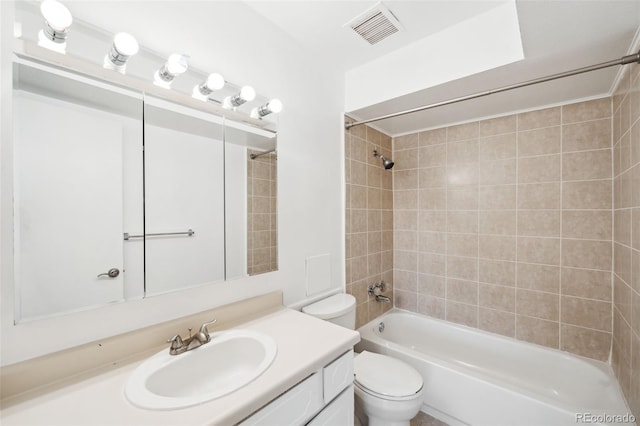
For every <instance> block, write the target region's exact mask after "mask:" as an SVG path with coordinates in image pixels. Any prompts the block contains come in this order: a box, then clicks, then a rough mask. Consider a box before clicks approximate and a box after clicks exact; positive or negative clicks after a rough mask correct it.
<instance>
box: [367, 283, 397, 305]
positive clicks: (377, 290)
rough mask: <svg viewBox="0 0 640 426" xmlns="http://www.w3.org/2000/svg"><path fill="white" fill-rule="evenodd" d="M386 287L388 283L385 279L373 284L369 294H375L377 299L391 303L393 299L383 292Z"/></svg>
mask: <svg viewBox="0 0 640 426" xmlns="http://www.w3.org/2000/svg"><path fill="white" fill-rule="evenodd" d="M386 288H387V284H386V283H385V282H384V281H380V282H379V283H374V284H371V285H370V286H369V290H368V291H367V293H368V294H369V296H375V298H376V301H378V302H387V303H391V299H389V298H388V297H387V296H385V295H383V294H382V292H383V291H385V290H386Z"/></svg>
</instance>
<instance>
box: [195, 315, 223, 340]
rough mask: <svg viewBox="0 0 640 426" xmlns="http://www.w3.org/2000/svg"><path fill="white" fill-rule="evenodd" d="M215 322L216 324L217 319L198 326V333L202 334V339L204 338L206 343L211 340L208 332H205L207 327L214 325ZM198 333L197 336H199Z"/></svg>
mask: <svg viewBox="0 0 640 426" xmlns="http://www.w3.org/2000/svg"><path fill="white" fill-rule="evenodd" d="M216 322H218V320H217V319H212V320H211V321H209V322H205V323H204V324H202V325H201V326H200V333H202V334H203V335H204V337H206V341H207V342H208V341H209V340H211V336H209V330H207V327H208V326H210V325H213V324H215V323H216ZM200 333H198V334H200Z"/></svg>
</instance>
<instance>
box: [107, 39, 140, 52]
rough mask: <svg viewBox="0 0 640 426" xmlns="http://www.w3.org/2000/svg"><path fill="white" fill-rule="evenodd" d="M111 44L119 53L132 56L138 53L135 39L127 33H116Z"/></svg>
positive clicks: (138, 47)
mask: <svg viewBox="0 0 640 426" xmlns="http://www.w3.org/2000/svg"><path fill="white" fill-rule="evenodd" d="M113 45H114V46H115V48H116V50H117V51H118V52H119V53H120V54H122V55H126V56H133V55H135V54H136V53H138V50H139V49H140V46H138V42H137V41H136V39H135V38H134V37H133V36H132V35H131V34H128V33H118V34H116V36H115V37H114V38H113Z"/></svg>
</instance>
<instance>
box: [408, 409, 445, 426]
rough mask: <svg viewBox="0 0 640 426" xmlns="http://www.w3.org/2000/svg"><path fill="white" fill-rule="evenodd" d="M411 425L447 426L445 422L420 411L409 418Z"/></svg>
mask: <svg viewBox="0 0 640 426" xmlns="http://www.w3.org/2000/svg"><path fill="white" fill-rule="evenodd" d="M411 426H449V425H447V424H446V423H445V422H443V421H440V420H438V419H436V418H435V417H431V416H430V415H428V414H426V413H423V412H422V411H420V412H419V413H418V415H417V416H415V417H414V418H413V419H411Z"/></svg>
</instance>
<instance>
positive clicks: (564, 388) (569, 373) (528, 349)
mask: <svg viewBox="0 0 640 426" xmlns="http://www.w3.org/2000/svg"><path fill="white" fill-rule="evenodd" d="M381 323H384V331H382V332H381V331H380V330H379V328H380V324H381ZM358 331H359V332H360V335H361V337H362V340H361V342H360V343H359V344H358V345H357V346H356V350H358V351H362V350H368V351H371V352H377V353H382V354H386V355H390V356H393V357H396V358H398V359H401V360H403V361H405V362H407V363H409V364H410V365H412V366H413V367H415V368H416V369H417V370H418V371H419V372H420V373H421V374H422V376H423V378H424V390H425V392H424V396H425V398H424V405H423V407H422V411H424V412H426V413H428V414H430V415H432V416H434V417H436V418H439V419H440V420H443V421H445V422H447V423H448V424H450V425H464V424H467V425H491V426H499V425H505V426H515V425H535V426H543V425H544V426H547V425H549V426H551V425H576V424H578V425H579V424H627V425H629V424H633V421H634V419H633V417H631V416H630V411H629V409H628V407H627V405H626V402H625V400H624V398H623V397H622V392H621V390H620V386H619V385H618V382H617V381H616V379H615V377H614V375H613V372H612V370H611V368H610V367H609V365H608V364H605V363H602V362H598V361H592V360H589V359H587V358H582V357H578V356H574V355H571V354H568V353H566V352H561V351H558V350H554V349H547V348H544V347H542V346H538V345H534V344H530V343H526V342H521V341H518V340H515V339H511V338H507V337H503V336H499V335H496V334H492V333H486V332H483V331H481V330H477V329H473V328H469V327H465V326H459V325H456V324H452V323H448V322H445V321H440V320H437V319H433V318H429V317H425V316H422V315H418V314H414V313H410V312H405V311H400V310H392V311H389V312H388V313H386V314H385V315H383V316H382V317H380V318H378V319H376V320H374V321H372V322H370V323H368V324H366V325H364V326H362V327H361V328H360V329H359V330H358ZM590 416H591V417H590Z"/></svg>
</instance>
